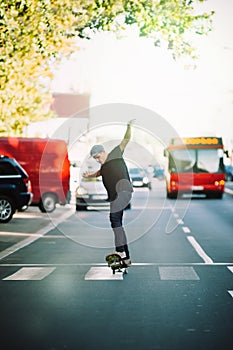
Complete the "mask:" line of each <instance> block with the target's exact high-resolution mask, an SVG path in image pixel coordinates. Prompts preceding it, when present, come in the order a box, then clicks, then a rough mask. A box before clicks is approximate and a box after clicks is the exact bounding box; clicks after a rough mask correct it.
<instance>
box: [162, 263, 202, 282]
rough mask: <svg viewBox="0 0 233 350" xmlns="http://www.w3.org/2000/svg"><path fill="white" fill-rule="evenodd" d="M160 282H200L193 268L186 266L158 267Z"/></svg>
mask: <svg viewBox="0 0 233 350" xmlns="http://www.w3.org/2000/svg"><path fill="white" fill-rule="evenodd" d="M159 274H160V278H161V280H173V281H176V280H180V281H184V280H186V281H187V280H196V281H197V280H200V278H199V276H198V274H197V273H196V272H195V270H194V268H193V267H188V266H178V267H174V266H163V267H159Z"/></svg>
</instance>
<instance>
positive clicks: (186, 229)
mask: <svg viewBox="0 0 233 350" xmlns="http://www.w3.org/2000/svg"><path fill="white" fill-rule="evenodd" d="M182 230H183V231H184V233H190V232H191V231H190V229H189V228H188V227H185V226H183V227H182Z"/></svg>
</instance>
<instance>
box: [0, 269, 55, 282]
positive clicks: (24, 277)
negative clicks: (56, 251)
mask: <svg viewBox="0 0 233 350" xmlns="http://www.w3.org/2000/svg"><path fill="white" fill-rule="evenodd" d="M55 269H56V268H55V267H22V268H21V269H20V270H18V271H17V272H15V273H13V274H12V275H10V276H8V277H5V278H3V281H4V280H5V281H28V280H31V281H38V280H39V281H40V280H42V279H44V278H45V277H46V276H48V275H50V273H52V272H53V271H54V270H55Z"/></svg>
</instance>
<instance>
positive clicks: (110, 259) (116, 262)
mask: <svg viewBox="0 0 233 350" xmlns="http://www.w3.org/2000/svg"><path fill="white" fill-rule="evenodd" d="M105 260H106V261H107V263H108V266H109V267H111V269H112V272H113V274H115V272H116V271H117V272H122V273H123V274H127V273H128V269H127V265H125V263H124V260H122V258H121V257H120V255H118V254H108V255H107V256H106V258H105Z"/></svg>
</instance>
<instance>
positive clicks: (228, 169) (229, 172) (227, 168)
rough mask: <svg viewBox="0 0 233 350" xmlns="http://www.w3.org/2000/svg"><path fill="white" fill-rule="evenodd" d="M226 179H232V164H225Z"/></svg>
mask: <svg viewBox="0 0 233 350" xmlns="http://www.w3.org/2000/svg"><path fill="white" fill-rule="evenodd" d="M225 175H226V181H233V166H232V165H225Z"/></svg>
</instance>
